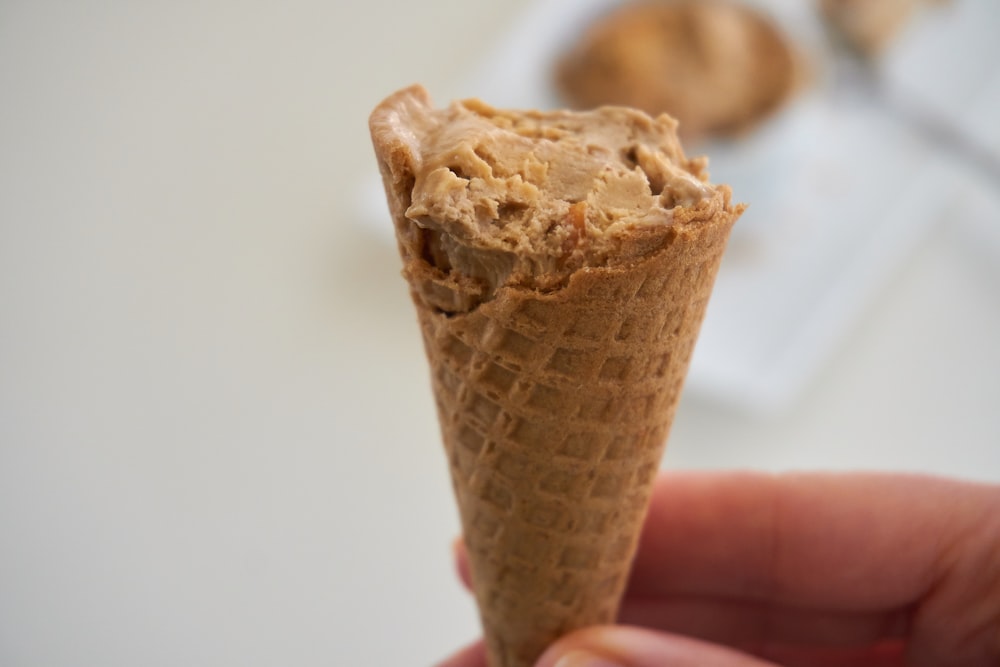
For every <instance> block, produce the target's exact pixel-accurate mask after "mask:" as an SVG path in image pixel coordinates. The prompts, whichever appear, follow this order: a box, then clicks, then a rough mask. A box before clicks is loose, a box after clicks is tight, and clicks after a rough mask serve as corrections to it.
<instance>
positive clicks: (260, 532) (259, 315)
mask: <svg viewBox="0 0 1000 667" xmlns="http://www.w3.org/2000/svg"><path fill="white" fill-rule="evenodd" d="M527 4H528V2H527V0H516V1H511V0H505V1H504V2H499V1H497V0H494V1H493V2H487V3H469V2H464V1H460V0H435V1H434V2H427V3H396V2H389V1H387V0H369V1H368V2H365V3H346V2H340V3H336V2H329V1H327V2H306V1H304V0H292V1H289V2H284V3H263V2H249V3H240V2H234V1H232V0H215V1H209V2H201V1H199V2H193V1H186V0H185V1H181V2H145V3H129V2H124V1H122V2H116V1H107V2H90V3H56V2H51V1H47V0H38V1H32V2H27V1H15V2H6V3H4V4H3V6H2V7H0V101H2V104H0V665H4V666H6V667H26V666H32V667H34V666H43V665H44V666H46V667H62V666H65V667H70V666H73V667H77V666H81V665H85V666H89V665H94V666H100V667H114V666H119V665H120V666H122V667H125V666H129V667H131V666H134V665H143V666H145V667H158V666H161V665H162V666H168V665H170V666H175V665H185V666H186V667H187V666H198V665H205V666H208V665H213V666H221V665H232V666H234V667H235V666H252V665H261V666H264V665H296V666H300V667H305V666H307V665H352V664H353V665H372V666H375V667H382V666H385V667H390V666H395V665H428V664H431V663H432V662H433V661H434V660H435V659H436V658H438V657H441V656H442V655H443V654H444V653H446V652H448V651H449V650H450V649H451V648H453V647H455V646H457V645H458V644H459V643H461V642H463V641H465V640H468V639H471V638H472V637H473V636H474V635H475V633H476V620H475V616H474V611H473V606H472V604H471V602H470V600H469V599H468V598H467V597H466V596H465V595H464V593H462V592H461V590H460V588H459V586H458V584H457V583H456V582H455V580H454V577H453V576H452V572H451V563H450V561H449V543H450V540H451V539H452V538H453V537H454V536H455V535H456V534H457V531H458V524H457V519H456V516H455V510H454V508H453V505H452V500H451V496H450V488H449V484H448V481H447V478H446V470H445V462H444V457H443V454H442V453H441V451H440V445H439V444H438V436H437V431H436V428H437V427H436V423H435V418H434V414H433V409H432V402H431V398H430V394H429V387H428V381H427V377H426V373H427V372H426V364H425V361H424V358H423V352H422V348H421V344H420V341H419V338H418V332H417V327H416V325H415V321H414V317H413V313H412V309H411V306H410V304H409V302H408V295H407V292H406V287H405V285H404V284H403V281H402V279H401V278H400V277H399V276H398V266H397V259H396V256H395V249H394V248H392V247H391V246H390V245H388V244H387V243H385V242H384V241H383V240H381V239H380V238H378V237H377V236H374V235H370V234H366V233H365V231H364V230H363V229H362V228H361V227H360V226H358V225H355V224H353V222H352V220H351V217H352V216H353V215H355V210H356V206H355V205H356V200H357V192H356V190H357V188H358V187H359V184H360V183H362V182H363V181H364V179H365V178H367V176H368V175H369V174H370V172H371V171H372V170H373V169H374V168H375V166H374V159H373V157H372V154H371V149H370V145H369V140H368V136H367V128H366V116H367V113H368V112H369V110H370V109H371V108H372V107H373V106H374V104H375V103H376V102H377V101H378V100H379V99H380V98H381V97H383V96H384V95H385V94H387V93H388V92H391V91H392V90H394V89H396V88H398V87H401V86H403V85H405V84H408V83H411V82H414V81H421V82H423V83H425V84H426V85H427V86H428V87H429V88H430V89H431V91H432V92H433V91H435V90H444V89H447V88H448V87H449V86H452V85H454V82H455V81H457V80H460V77H461V75H462V74H463V72H464V71H465V70H464V66H465V65H466V64H467V63H468V62H469V60H470V59H471V58H473V57H474V55H475V54H476V53H477V52H478V50H479V49H480V48H481V47H482V44H488V43H490V41H491V40H493V39H495V36H496V35H497V34H499V32H500V31H502V30H503V29H504V28H505V26H507V25H509V22H510V21H512V20H513V18H514V17H515V15H516V13H517V12H518V11H519V10H521V9H523V8H524V7H526V6H527ZM998 210H1000V209H998V207H997V204H996V202H995V200H994V199H993V198H991V197H989V196H986V195H983V194H981V193H977V192H973V191H970V192H966V193H962V196H961V197H956V201H955V206H954V207H953V212H952V214H951V216H950V217H949V220H948V221H945V222H947V223H949V224H946V225H944V226H939V228H938V230H939V231H938V232H937V233H935V234H934V235H933V236H932V237H931V238H929V239H927V240H926V241H925V242H923V243H922V244H921V245H920V247H918V248H917V250H916V252H915V253H914V254H913V255H912V256H911V257H910V258H909V259H908V260H907V261H906V262H905V263H904V265H903V266H902V268H901V270H900V271H899V272H898V273H897V275H895V276H894V277H893V278H892V280H891V281H890V282H889V284H888V287H886V288H884V289H882V290H881V291H880V292H879V293H878V294H877V295H874V296H873V299H872V306H871V307H870V308H869V312H868V313H867V316H866V317H865V319H864V321H863V323H862V324H861V325H860V326H859V327H857V328H856V329H855V330H854V331H852V332H851V334H850V336H849V337H848V338H847V339H846V340H845V341H843V343H842V344H841V345H839V348H838V351H837V353H836V356H835V358H834V359H833V361H832V363H830V364H828V365H827V367H826V368H824V370H823V371H822V373H821V374H820V375H819V376H818V377H817V378H816V380H815V381H814V382H812V383H811V384H810V386H809V387H808V389H807V390H806V391H805V392H804V394H803V395H801V396H800V397H799V398H798V399H797V400H796V401H795V402H794V404H793V405H792V406H791V407H790V408H789V409H787V410H786V411H784V412H782V413H780V414H774V415H771V416H769V417H767V418H753V417H748V416H745V415H740V414H736V413H733V412H729V411H727V410H725V409H723V408H720V407H719V406H717V405H715V404H714V403H712V402H711V401H707V400H693V399H691V398H688V399H686V400H684V401H682V404H681V407H680V411H679V414H678V418H677V422H676V424H675V427H674V432H673V434H672V436H671V440H670V446H669V448H668V454H667V457H666V460H665V465H667V466H669V467H673V468H733V467H747V468H758V469H765V470H784V469H791V468H795V469H800V468H822V469H859V468H864V469H895V470H919V471H931V472H939V473H944V474H949V475H955V476H961V477H967V478H977V479H987V480H996V481H1000V408H998V403H1000V345H998V343H997V341H1000V269H998V262H1000V260H998V257H1000V255H998V254H997V248H996V246H990V244H989V243H988V242H985V241H984V240H988V239H989V238H993V239H996V234H995V231H996V225H997V224H1000V222H998V220H1000V214H998ZM953 221H955V223H954V224H950V223H951V222H953ZM957 221H965V222H964V223H962V224H958V222H957ZM387 224H388V223H387Z"/></svg>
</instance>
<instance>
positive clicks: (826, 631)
mask: <svg viewBox="0 0 1000 667" xmlns="http://www.w3.org/2000/svg"><path fill="white" fill-rule="evenodd" d="M619 622H621V623H625V624H628V625H637V626H642V627H647V628H654V629H659V630H665V631H669V632H674V633H677V634H682V635H687V636H690V637H696V638H698V639H704V640H707V641H711V642H717V643H722V644H726V645H729V646H750V645H763V644H772V643H776V642H777V643H794V644H799V645H810V646H866V645H869V644H874V643H876V642H878V641H881V640H885V639H891V638H899V637H904V636H906V633H907V631H908V629H909V626H910V615H909V611H908V610H902V611H890V612H844V611H828V610H823V609H805V608H801V607H785V606H780V605H774V604H770V603H762V602H756V601H748V600H734V599H726V598H704V597H688V596H673V597H670V598H656V599H650V598H635V597H632V598H626V599H625V600H624V602H623V604H622V609H621V613H620V615H619Z"/></svg>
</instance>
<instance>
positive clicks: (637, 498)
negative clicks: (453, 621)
mask: <svg viewBox="0 0 1000 667" xmlns="http://www.w3.org/2000/svg"><path fill="white" fill-rule="evenodd" d="M720 253H721V248H716V249H714V251H713V252H711V253H709V255H708V256H707V257H701V258H688V257H682V259H687V260H688V261H686V262H679V263H678V262H677V260H678V258H677V257H674V258H673V259H674V261H675V264H673V265H670V266H669V268H668V269H664V268H663V267H655V268H654V267H653V266H645V267H643V269H642V270H633V271H621V272H612V273H609V274H608V275H606V276H604V277H603V278H602V279H601V280H593V281H589V285H588V289H585V290H577V292H578V293H577V294H575V295H572V296H566V295H562V298H555V297H552V298H549V297H545V296H538V295H535V294H533V293H525V292H515V291H509V292H504V291H502V292H501V293H499V294H498V296H497V298H495V299H494V300H493V301H490V302H487V303H484V304H482V305H481V306H480V307H479V308H477V309H476V310H474V311H472V312H471V313H467V314H464V315H458V316H451V317H448V316H445V315H442V314H440V312H438V311H436V310H434V309H432V308H427V307H424V308H420V307H419V305H420V302H419V300H418V311H419V312H420V319H421V324H422V327H423V332H424V338H425V344H426V346H427V351H428V355H429V358H430V360H431V368H432V376H433V385H434V390H435V397H436V400H437V403H438V411H439V416H440V421H441V425H442V431H443V435H444V440H445V445H446V448H447V451H448V458H449V464H450V467H451V472H452V480H453V483H454V486H455V493H456V495H457V497H458V500H459V507H460V511H461V514H462V520H463V526H464V530H465V539H466V544H467V547H468V549H469V551H470V562H471V564H472V571H473V572H472V573H473V581H474V584H475V588H476V592H477V596H478V597H479V604H480V610H481V613H482V615H483V621H484V627H485V628H487V629H489V628H491V627H503V628H504V629H505V635H504V636H502V637H496V636H490V632H489V630H487V642H488V644H489V645H490V649H491V653H492V654H493V655H494V656H499V659H500V661H501V662H500V664H499V665H497V667H522V666H525V665H530V664H533V661H534V660H535V659H536V658H537V656H538V655H539V653H540V652H541V651H542V650H543V649H544V648H545V647H546V646H547V645H548V644H549V643H550V642H551V641H552V640H553V639H554V638H555V637H558V636H559V635H561V634H563V633H565V632H567V631H569V630H572V629H574V628H576V627H582V626H585V625H590V624H594V623H601V622H609V621H612V620H613V619H614V618H615V616H616V614H617V604H618V600H619V599H620V597H621V593H622V591H623V589H624V586H625V583H626V579H627V576H628V571H629V567H630V564H631V557H632V554H633V553H634V549H635V544H636V541H637V539H638V535H639V529H640V527H641V523H642V520H643V518H644V516H645V509H646V506H647V503H648V494H649V490H650V482H651V480H652V478H653V477H654V476H655V474H656V471H657V469H658V467H659V461H660V458H661V455H662V451H663V445H664V442H665V439H666V435H667V431H668V429H669V426H670V423H671V421H672V418H673V412H674V409H675V407H676V403H677V400H678V398H679V394H680V389H681V385H682V383H683V378H684V375H685V373H686V370H687V366H688V362H689V360H690V355H691V352H692V348H693V344H694V340H695V337H696V334H697V330H698V327H699V326H700V322H701V317H702V315H703V312H704V307H705V303H706V301H707V297H708V294H709V291H710V288H711V283H712V280H713V278H714V274H715V269H716V266H717V263H718V260H719V256H720ZM662 263H665V259H664V261H663V262H657V264H662ZM675 295H676V298H677V300H676V301H671V298H672V297H674V296H675ZM494 619H496V621H495V622H494ZM512 619H513V621H512Z"/></svg>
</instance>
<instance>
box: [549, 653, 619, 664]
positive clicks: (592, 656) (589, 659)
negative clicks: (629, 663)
mask: <svg viewBox="0 0 1000 667" xmlns="http://www.w3.org/2000/svg"><path fill="white" fill-rule="evenodd" d="M553 667H624V665H622V664H621V663H617V662H612V661H611V660H608V659H607V658H604V657H602V656H599V655H597V654H596V653H591V652H589V651H570V652H569V653H567V654H565V655H564V656H563V657H561V658H559V660H557V661H556V664H555V665H554V666H553Z"/></svg>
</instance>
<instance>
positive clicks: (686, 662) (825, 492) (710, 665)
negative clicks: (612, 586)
mask: <svg viewBox="0 0 1000 667" xmlns="http://www.w3.org/2000/svg"><path fill="white" fill-rule="evenodd" d="M458 569H459V574H460V576H461V577H462V579H463V581H465V583H466V585H468V581H469V579H468V572H467V563H466V561H465V558H464V551H463V550H462V549H461V548H459V549H458ZM619 622H620V623H622V624H623V625H616V626H601V627H594V628H587V629H583V630H580V631H577V632H574V633H572V634H570V635H567V636H566V637H564V638H562V639H560V640H559V641H557V642H556V643H555V644H554V645H553V646H552V647H550V649H549V650H548V651H546V652H545V654H544V655H543V656H542V657H541V659H540V660H539V662H538V663H537V664H538V667H664V666H669V667H689V666H690V667H694V666H697V667H767V666H768V665H772V666H773V665H775V664H778V665H784V666H786V667H798V666H800V665H801V666H803V667H806V666H808V667H833V666H838V667H839V666H844V667H847V666H850V667H904V666H905V667H930V666H934V667H951V666H962V667H980V666H982V667H996V666H997V665H1000V486H991V485H984V484H973V483H966V482H958V481H952V480H946V479H940V478H932V477H923V476H915V475H882V474H852V475H846V474H840V475H838V474H785V475H763V474H749V473H722V474H717V473H665V474H662V475H661V476H660V477H659V478H658V479H657V482H656V486H655V488H654V492H653V496H652V501H651V504H650V510H649V515H648V517H647V519H646V523H645V527H644V529H643V535H642V538H641V540H640V544H639V550H638V553H637V555H636V559H635V564H634V566H633V571H632V576H631V580H630V583H629V587H628V590H627V592H626V595H625V599H624V601H623V603H622V609H621V614H620V617H619ZM439 667H486V658H485V653H484V651H483V648H482V645H481V644H474V645H473V646H471V647H469V648H466V649H465V650H463V651H462V652H460V653H458V654H456V655H455V656H453V657H452V658H450V659H449V660H447V661H445V662H444V663H442V664H441V665H439Z"/></svg>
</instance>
